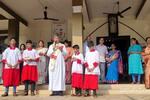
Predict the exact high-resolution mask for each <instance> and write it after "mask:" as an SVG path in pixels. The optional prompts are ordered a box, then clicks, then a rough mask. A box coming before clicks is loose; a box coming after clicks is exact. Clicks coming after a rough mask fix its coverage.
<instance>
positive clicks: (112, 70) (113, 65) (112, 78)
mask: <svg viewBox="0 0 150 100" xmlns="http://www.w3.org/2000/svg"><path fill="white" fill-rule="evenodd" d="M116 54H117V55H118V58H119V51H117V50H116V51H110V52H109V53H108V57H109V58H111V57H113V56H114V55H116ZM118 58H117V59H114V60H113V61H111V62H109V64H108V69H107V75H106V82H107V83H117V82H118V77H119V71H118V65H119V59H118Z"/></svg>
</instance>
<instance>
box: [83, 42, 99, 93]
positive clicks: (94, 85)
mask: <svg viewBox="0 0 150 100" xmlns="http://www.w3.org/2000/svg"><path fill="white" fill-rule="evenodd" d="M88 47H89V51H88V52H86V55H85V64H84V66H85V77H84V86H83V89H84V90H86V91H85V94H84V96H89V95H90V94H89V91H93V96H97V94H96V90H97V89H98V76H99V75H100V69H99V62H100V59H99V58H100V57H99V53H98V51H96V50H95V49H94V43H93V41H89V42H88Z"/></svg>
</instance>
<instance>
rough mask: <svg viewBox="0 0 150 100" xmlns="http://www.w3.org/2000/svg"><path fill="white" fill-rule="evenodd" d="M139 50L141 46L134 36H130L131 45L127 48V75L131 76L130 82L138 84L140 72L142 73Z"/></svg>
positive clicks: (140, 50)
mask: <svg viewBox="0 0 150 100" xmlns="http://www.w3.org/2000/svg"><path fill="white" fill-rule="evenodd" d="M141 52H142V47H141V46H140V45H139V43H138V41H137V40H136V39H135V38H132V39H131V46H130V47H129V49H128V55H129V59H128V60H129V75H131V76H132V84H135V83H138V84H140V80H141V74H143V67H142V56H141ZM136 77H137V78H136Z"/></svg>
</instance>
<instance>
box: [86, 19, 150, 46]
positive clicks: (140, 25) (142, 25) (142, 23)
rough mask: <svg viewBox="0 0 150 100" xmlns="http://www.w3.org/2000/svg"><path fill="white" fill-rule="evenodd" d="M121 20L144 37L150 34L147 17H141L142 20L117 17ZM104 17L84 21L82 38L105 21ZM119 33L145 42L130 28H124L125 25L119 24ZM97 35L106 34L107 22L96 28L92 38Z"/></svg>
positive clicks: (149, 23)
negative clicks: (88, 21)
mask: <svg viewBox="0 0 150 100" xmlns="http://www.w3.org/2000/svg"><path fill="white" fill-rule="evenodd" d="M119 20H120V21H121V22H123V23H125V24H127V25H128V26H130V27H132V28H133V29H135V30H136V31H137V32H138V33H140V34H141V35H142V36H143V37H144V38H146V37H148V36H150V22H149V19H148V18H147V19H143V20H136V19H135V18H124V19H119ZM106 21H107V19H106V18H96V19H94V20H92V21H91V22H90V23H85V24H84V26H85V30H84V38H85V37H86V36H87V35H88V34H89V33H91V32H92V31H93V30H94V29H95V28H97V27H98V26H100V25H101V24H103V23H104V22H106ZM119 35H120V36H124V35H130V36H131V38H132V37H135V38H137V39H138V40H139V42H140V43H141V44H143V43H144V44H145V41H144V40H143V39H142V38H141V37H139V36H138V35H137V34H136V33H134V32H133V31H132V30H130V29H128V28H126V27H125V26H123V25H121V24H119ZM98 36H108V24H106V25H104V26H103V27H102V28H100V29H99V30H97V31H96V32H95V33H94V34H93V36H92V37H93V40H96V37H98Z"/></svg>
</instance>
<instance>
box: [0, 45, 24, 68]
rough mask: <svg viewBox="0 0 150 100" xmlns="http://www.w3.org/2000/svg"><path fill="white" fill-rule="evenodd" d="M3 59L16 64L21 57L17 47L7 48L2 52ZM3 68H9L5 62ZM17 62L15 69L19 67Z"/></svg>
mask: <svg viewBox="0 0 150 100" xmlns="http://www.w3.org/2000/svg"><path fill="white" fill-rule="evenodd" d="M2 59H3V60H6V62H7V63H8V64H10V65H12V66H14V65H16V64H17V63H18V62H19V61H21V60H22V57H21V52H20V50H19V49H18V48H14V49H11V48H7V49H6V50H5V51H4V52H3V58H2ZM4 67H5V69H11V68H10V67H8V65H7V64H5V66H4ZM19 68H20V67H19V64H18V66H17V67H16V69H19Z"/></svg>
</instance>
